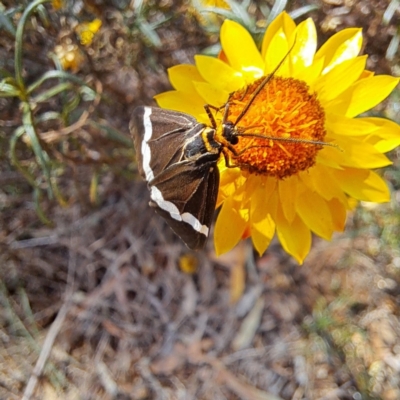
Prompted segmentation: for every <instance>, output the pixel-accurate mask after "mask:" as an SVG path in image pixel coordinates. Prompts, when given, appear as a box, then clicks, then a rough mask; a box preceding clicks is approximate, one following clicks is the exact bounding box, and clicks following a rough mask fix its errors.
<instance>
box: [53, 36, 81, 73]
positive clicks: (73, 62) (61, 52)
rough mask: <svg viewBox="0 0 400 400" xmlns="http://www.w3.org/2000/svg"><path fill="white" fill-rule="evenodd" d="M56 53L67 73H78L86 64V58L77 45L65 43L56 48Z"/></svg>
mask: <svg viewBox="0 0 400 400" xmlns="http://www.w3.org/2000/svg"><path fill="white" fill-rule="evenodd" d="M54 52H55V54H56V56H57V58H58V59H59V60H60V64H61V66H62V68H63V69H64V70H65V71H67V70H71V71H72V72H74V73H76V72H78V71H79V69H80V68H81V66H82V65H83V63H84V62H85V57H84V55H83V54H82V52H81V51H80V49H79V47H78V46H77V45H76V44H72V43H69V44H68V43H63V44H60V45H57V46H56V47H55V48H54Z"/></svg>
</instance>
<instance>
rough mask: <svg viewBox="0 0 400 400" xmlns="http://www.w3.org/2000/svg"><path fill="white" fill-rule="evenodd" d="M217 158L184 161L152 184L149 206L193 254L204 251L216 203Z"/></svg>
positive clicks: (173, 166) (170, 168) (207, 156)
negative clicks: (195, 251)
mask: <svg viewBox="0 0 400 400" xmlns="http://www.w3.org/2000/svg"><path fill="white" fill-rule="evenodd" d="M216 162H217V156H215V155H210V154H206V155H204V156H203V157H201V158H200V159H199V160H197V161H183V162H181V163H177V164H174V165H172V166H171V167H169V168H168V169H166V170H165V171H163V172H162V173H161V174H159V175H158V176H157V177H156V178H155V179H154V180H153V181H152V182H151V187H150V190H151V193H150V197H151V201H150V205H151V206H153V207H154V208H155V209H156V211H157V212H158V213H159V214H160V215H161V216H162V217H164V219H165V220H166V221H167V222H168V224H169V226H170V227H171V228H172V230H173V231H174V232H175V233H176V234H177V235H178V236H180V237H181V239H182V240H183V241H184V242H185V243H186V245H187V246H188V247H189V248H190V249H193V250H197V249H201V248H203V247H204V245H205V242H206V240H207V237H208V233H209V228H210V226H211V223H212V219H213V215H214V210H215V204H216V202H217V195H218V186H219V171H218V168H217V165H216Z"/></svg>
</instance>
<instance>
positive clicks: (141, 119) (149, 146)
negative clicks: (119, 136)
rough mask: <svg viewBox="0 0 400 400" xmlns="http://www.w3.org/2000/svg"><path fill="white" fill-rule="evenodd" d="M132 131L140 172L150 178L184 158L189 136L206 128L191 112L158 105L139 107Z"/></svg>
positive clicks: (147, 178) (149, 179)
mask: <svg viewBox="0 0 400 400" xmlns="http://www.w3.org/2000/svg"><path fill="white" fill-rule="evenodd" d="M129 127H130V131H131V135H132V137H133V140H134V144H135V149H136V158H137V164H138V168H139V172H140V174H141V175H142V177H143V178H145V179H146V181H147V182H150V181H151V180H152V179H153V178H154V177H155V176H157V175H158V174H160V173H161V172H162V171H164V170H165V169H166V168H168V167H169V166H171V165H173V164H175V163H178V162H179V161H181V158H182V151H183V147H184V145H185V143H186V141H187V139H188V138H189V137H191V136H193V135H195V134H196V133H198V132H199V131H201V130H202V129H204V125H203V124H199V123H198V122H197V121H196V119H195V118H193V117H191V116H190V115H187V114H184V113H181V112H177V111H171V110H164V109H162V108H156V107H137V108H135V110H134V111H133V114H132V118H131V122H130V126H129Z"/></svg>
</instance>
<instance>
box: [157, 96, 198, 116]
mask: <svg viewBox="0 0 400 400" xmlns="http://www.w3.org/2000/svg"><path fill="white" fill-rule="evenodd" d="M154 99H155V100H156V101H157V104H158V105H159V106H160V107H162V108H166V109H169V110H175V111H181V112H184V113H187V114H190V115H193V116H194V117H196V118H199V116H200V115H201V114H204V104H205V102H204V100H203V99H202V98H201V97H200V96H198V95H196V93H192V94H189V93H184V92H179V91H177V90H171V91H169V92H163V93H160V94H157V95H156V96H154Z"/></svg>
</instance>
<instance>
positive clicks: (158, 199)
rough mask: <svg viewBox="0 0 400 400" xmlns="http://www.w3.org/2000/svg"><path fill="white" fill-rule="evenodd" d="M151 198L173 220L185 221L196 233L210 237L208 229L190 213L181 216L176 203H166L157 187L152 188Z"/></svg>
mask: <svg viewBox="0 0 400 400" xmlns="http://www.w3.org/2000/svg"><path fill="white" fill-rule="evenodd" d="M150 198H151V199H152V200H153V201H154V202H155V203H156V204H157V205H158V207H160V208H161V209H163V210H164V211H167V212H168V213H169V215H170V216H171V218H173V219H175V220H177V221H183V222H186V223H187V224H189V225H190V226H191V227H192V228H193V229H194V230H195V231H196V232H199V233H202V234H203V235H204V236H206V237H208V227H207V226H206V225H202V224H201V222H200V221H199V220H198V219H197V218H196V217H195V216H194V215H192V214H190V213H187V212H185V213H183V214H180V213H179V210H178V208H177V207H176V205H175V204H174V203H171V202H170V201H165V200H164V197H163V195H162V193H161V192H160V190H159V189H157V188H156V187H155V186H152V187H151V192H150Z"/></svg>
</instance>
